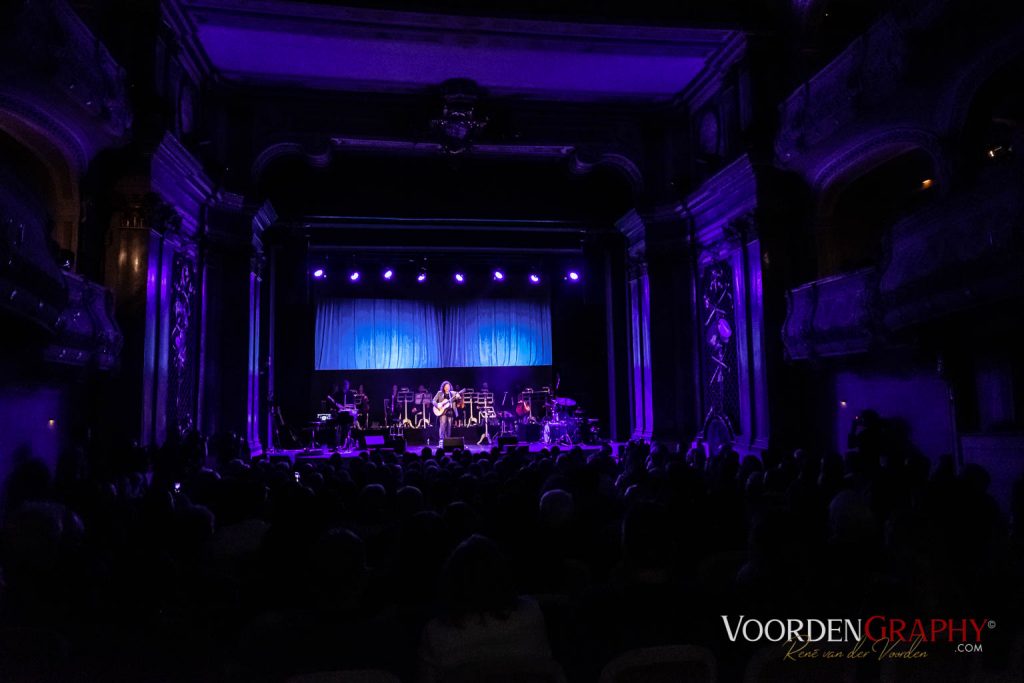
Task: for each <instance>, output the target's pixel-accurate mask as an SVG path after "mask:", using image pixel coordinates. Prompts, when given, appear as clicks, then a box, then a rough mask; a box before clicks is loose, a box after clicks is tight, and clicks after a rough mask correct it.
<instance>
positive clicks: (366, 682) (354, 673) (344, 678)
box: [286, 669, 402, 683]
mask: <svg viewBox="0 0 1024 683" xmlns="http://www.w3.org/2000/svg"><path fill="white" fill-rule="evenodd" d="M286 683H402V682H401V680H399V678H398V676H396V675H395V674H393V673H391V672H390V671H383V670H381V669H353V670H351V671H317V672H315V673H308V674H298V675H295V676H291V677H290V678H289V679H288V680H287V682H286Z"/></svg>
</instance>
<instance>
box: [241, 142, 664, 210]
mask: <svg viewBox="0 0 1024 683" xmlns="http://www.w3.org/2000/svg"><path fill="white" fill-rule="evenodd" d="M345 151H359V152H374V153H379V154H389V155H395V156H403V155H414V156H419V155H429V156H441V155H443V154H444V152H443V150H442V147H441V145H440V144H437V143H430V142H412V141H405V140H370V139H367V140H363V139H358V138H344V137H334V138H332V139H331V142H330V144H329V145H327V146H325V147H324V148H320V149H312V148H310V147H308V146H307V145H304V144H303V143H300V142H296V141H281V142H276V143H273V144H270V145H268V146H267V147H265V148H263V150H262V151H261V152H260V153H259V154H258V155H257V156H256V158H255V160H254V161H253V164H252V169H251V178H252V181H253V182H254V183H255V184H257V185H258V184H259V182H260V180H261V178H262V176H263V174H264V173H265V172H266V171H267V169H268V168H269V167H270V166H271V165H272V164H273V163H274V162H275V161H277V160H279V159H283V158H286V157H302V158H303V159H304V160H305V161H306V163H307V164H308V165H309V166H310V167H312V168H326V167H327V166H329V165H330V164H331V163H332V162H333V161H334V160H335V159H336V157H337V156H339V155H341V154H343V153H344V152H345ZM464 154H465V156H467V157H478V158H497V159H501V158H507V159H521V160H529V159H538V160H539V159H566V160H567V161H568V162H569V170H570V172H571V173H573V174H577V175H586V174H589V173H592V172H593V171H595V170H597V169H599V168H607V169H610V170H612V171H614V172H615V173H617V174H619V175H620V176H621V177H622V178H623V179H624V180H625V181H626V182H627V183H628V185H629V188H630V192H631V194H632V195H633V199H634V200H636V199H638V198H639V197H640V196H641V195H642V193H643V191H644V177H643V173H642V172H641V170H640V167H639V166H638V165H637V163H636V162H635V161H633V159H631V158H630V157H629V156H628V155H626V154H623V153H621V152H618V151H605V150H590V149H581V148H579V147H577V146H575V145H477V146H475V147H473V148H471V149H470V150H468V151H467V152H465V153H464Z"/></svg>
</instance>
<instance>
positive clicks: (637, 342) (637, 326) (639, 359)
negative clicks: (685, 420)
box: [616, 211, 654, 439]
mask: <svg viewBox="0 0 1024 683" xmlns="http://www.w3.org/2000/svg"><path fill="white" fill-rule="evenodd" d="M616 227H618V229H619V231H620V232H622V233H623V235H625V237H626V239H627V240H628V244H629V246H628V248H627V256H626V285H627V287H628V299H627V309H628V311H627V314H628V317H629V335H630V336H629V343H628V356H627V357H628V358H629V430H630V431H629V434H630V437H629V438H631V439H650V438H651V436H652V434H653V432H654V424H653V423H654V398H653V393H652V392H653V389H652V384H653V380H652V377H651V339H650V335H651V289H650V282H649V280H648V278H647V261H646V253H645V243H644V224H643V221H642V220H641V219H640V216H639V215H637V213H636V212H635V211H630V212H629V213H627V214H626V215H625V216H623V217H622V218H620V219H619V221H618V222H617V223H616Z"/></svg>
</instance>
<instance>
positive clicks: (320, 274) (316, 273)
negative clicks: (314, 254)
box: [313, 268, 327, 280]
mask: <svg viewBox="0 0 1024 683" xmlns="http://www.w3.org/2000/svg"><path fill="white" fill-rule="evenodd" d="M313 277H315V278H316V279H317V280H319V279H321V278H325V277H327V274H326V273H325V272H324V269H323V268H317V269H316V270H314V271H313Z"/></svg>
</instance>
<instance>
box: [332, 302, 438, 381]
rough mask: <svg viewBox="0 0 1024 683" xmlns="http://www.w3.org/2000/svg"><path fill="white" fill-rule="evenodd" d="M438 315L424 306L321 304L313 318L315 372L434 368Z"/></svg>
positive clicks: (427, 305)
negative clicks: (314, 324) (314, 328)
mask: <svg viewBox="0 0 1024 683" xmlns="http://www.w3.org/2000/svg"><path fill="white" fill-rule="evenodd" d="M442 324H443V311H442V310H441V308H440V307H438V306H437V305H435V304H433V303H430V302H425V301H407V300H400V299H322V300H321V301H320V302H319V303H318V305H317V315H316V349H315V351H316V369H317V370H398V369H404V368H436V367H442V362H441V331H442Z"/></svg>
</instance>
